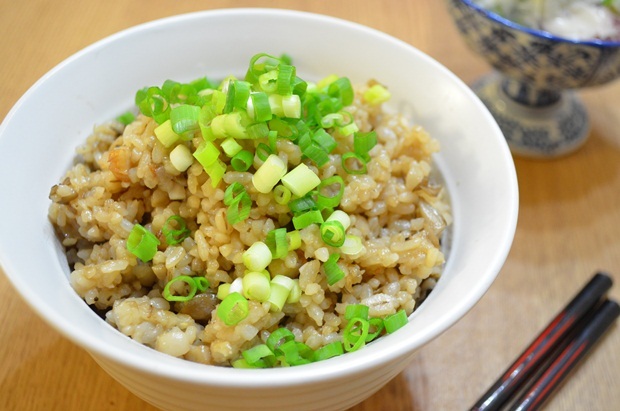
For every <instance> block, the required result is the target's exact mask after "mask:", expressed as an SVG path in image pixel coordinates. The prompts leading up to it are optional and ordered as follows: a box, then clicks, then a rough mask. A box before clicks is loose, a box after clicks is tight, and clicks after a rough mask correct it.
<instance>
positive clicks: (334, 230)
mask: <svg viewBox="0 0 620 411" xmlns="http://www.w3.org/2000/svg"><path fill="white" fill-rule="evenodd" d="M344 238H345V234H344V227H343V226H342V223H341V222H340V221H337V220H332V221H325V222H324V223H323V224H321V239H322V240H323V242H324V243H325V244H327V245H329V246H332V247H340V246H341V245H343V244H344Z"/></svg>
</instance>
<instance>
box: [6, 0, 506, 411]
mask: <svg viewBox="0 0 620 411" xmlns="http://www.w3.org/2000/svg"><path fill="white" fill-rule="evenodd" d="M267 28H268V29H267ZM257 52H268V53H272V54H280V53H282V52H286V53H289V54H290V55H292V57H293V59H294V63H295V65H296V66H297V67H298V73H299V75H300V76H301V77H304V78H308V79H318V78H320V77H322V76H324V75H327V74H331V73H338V74H340V75H346V76H348V77H350V78H351V80H352V81H353V82H362V81H366V80H367V79H369V78H376V79H378V80H380V81H381V82H382V83H385V84H386V85H387V86H388V87H389V88H390V90H391V91H392V93H393V103H394V104H395V105H396V106H397V107H398V108H400V109H403V110H407V111H408V112H410V113H411V114H412V115H413V116H414V118H415V120H416V121H417V122H418V123H419V124H421V125H422V126H424V127H425V128H426V129H427V130H428V131H429V132H430V133H431V134H432V135H433V136H435V137H436V138H437V139H439V140H440V142H441V144H442V151H441V153H440V154H439V155H437V156H436V161H437V167H438V168H439V170H440V172H441V173H442V174H443V177H444V178H445V180H446V182H447V185H448V189H449V193H450V195H451V198H452V202H453V207H454V226H453V232H452V234H453V236H452V241H453V242H452V249H451V251H450V254H449V257H448V262H447V265H446V267H445V273H444V275H443V277H442V278H441V280H440V281H439V283H438V285H437V287H436V288H435V290H434V291H433V292H432V293H431V295H430V297H429V298H428V299H427V300H426V301H425V302H424V303H423V304H422V305H421V306H420V307H419V308H418V310H417V311H415V312H414V314H412V316H411V318H410V322H409V324H408V325H407V326H405V327H404V328H403V329H401V330H399V331H398V332H397V333H395V334H392V335H389V336H386V337H383V338H381V339H379V340H377V341H376V342H373V343H372V344H370V345H369V346H367V347H365V348H364V349H362V350H360V351H357V352H354V353H350V354H346V355H343V356H340V357H337V358H334V359H331V360H327V361H323V362H319V363H314V364H309V365H304V366H299V367H291V368H282V369H267V370H240V369H229V368H221V367H212V366H205V365H200V364H195V363H191V362H189V361H184V360H180V359H177V358H173V357H170V356H167V355H165V354H161V353H159V352H157V351H155V350H152V349H150V348H147V347H145V346H142V345H140V344H138V343H136V342H134V341H132V340H130V339H129V338H127V337H125V336H124V335H122V334H121V333H119V332H118V331H116V330H115V329H113V328H112V327H110V326H109V325H107V324H106V323H104V322H103V321H102V320H101V319H100V318H99V317H97V315H95V313H93V312H92V311H91V310H90V309H89V308H88V307H87V306H86V304H85V303H84V302H83V301H82V300H81V299H80V298H79V297H78V296H77V295H76V293H75V292H74V291H73V290H72V288H71V286H70V285H69V282H68V275H69V269H68V267H67V264H66V260H65V257H64V254H63V250H62V248H61V246H60V244H59V242H58V241H57V240H56V238H55V236H54V231H53V229H52V226H51V224H50V223H49V222H48V220H47V210H48V207H49V200H48V193H49V189H50V187H51V186H52V185H53V184H55V183H56V182H57V181H59V179H60V178H61V176H62V175H63V173H64V172H65V170H66V169H67V168H68V167H69V165H70V163H71V160H72V158H73V156H74V149H75V148H76V147H77V146H78V145H79V144H80V143H82V142H83V141H84V140H85V138H86V137H87V136H88V134H89V133H90V131H91V130H92V127H93V125H94V124H97V123H102V122H104V121H106V120H109V119H111V118H114V117H115V116H117V115H118V114H120V113H122V112H124V111H125V110H127V109H128V108H130V107H132V102H133V96H134V93H135V91H136V90H137V89H139V88H141V87H143V86H146V85H152V84H161V83H162V82H163V81H164V80H165V79H167V78H172V79H176V80H191V79H193V78H196V77H199V76H202V75H208V76H210V77H212V78H222V77H223V76H225V75H227V74H230V73H235V74H238V75H243V74H244V69H245V67H247V63H248V60H249V58H250V57H251V56H252V55H253V54H255V53H257ZM0 175H2V179H0V193H2V201H1V202H0V214H1V215H2V216H3V217H2V218H1V219H0V261H1V263H2V268H3V269H4V271H5V273H6V274H7V276H8V277H9V279H10V281H11V282H12V283H13V285H14V286H15V288H16V289H17V290H18V291H19V293H20V294H21V295H22V297H23V298H24V300H25V301H26V302H27V303H28V304H29V305H30V306H31V307H32V309H33V310H35V311H36V312H37V313H38V314H39V315H40V316H41V317H42V318H43V319H44V320H45V321H47V323H49V324H50V325H51V326H52V327H54V328H55V329H56V330H58V332H60V333H61V334H63V335H64V336H66V337H67V338H69V339H70V340H72V341H73V342H75V344H77V345H78V346H80V347H82V348H84V349H85V350H86V351H88V352H89V353H90V354H91V355H92V356H93V358H94V359H95V360H96V361H97V362H98V363H99V364H100V365H101V366H102V367H103V368H104V369H105V370H106V371H107V372H108V373H110V375H112V376H113V377H114V378H115V379H117V380H118V381H119V382H120V383H121V384H123V385H125V386H126V387H127V388H128V389H129V390H131V391H132V392H134V393H135V394H136V395H138V396H139V397H141V398H143V399H144V400H146V401H148V402H150V403H151V404H154V405H155V406H158V407H160V408H163V409H167V410H204V409H220V410H225V409H239V410H248V409H251V410H274V409H276V410H285V409H291V410H317V409H320V410H325V411H327V410H337V409H346V408H348V407H350V406H352V405H354V404H356V403H358V402H360V401H362V400H364V399H365V398H366V397H368V396H370V395H371V394H372V393H374V392H375V391H377V390H378V389H379V388H381V387H382V386H383V385H384V384H385V383H387V382H388V381H389V380H390V379H392V378H393V377H394V376H396V375H397V374H398V373H399V372H401V371H402V370H403V369H404V368H405V367H406V365H407V364H408V362H409V360H410V358H411V357H412V355H413V354H414V353H415V351H416V350H417V349H418V348H420V347H421V346H422V345H424V344H426V343H428V342H429V341H430V340H432V339H433V338H434V337H437V336H438V335H439V334H440V333H442V332H443V331H445V330H446V329H447V328H448V327H450V326H451V325H452V324H454V323H455V322H456V321H457V320H458V319H459V318H461V317H462V316H463V315H464V314H465V313H466V312H467V311H468V310H469V309H470V308H471V307H472V306H473V305H474V304H475V303H476V302H477V301H478V300H479V299H480V298H481V297H482V295H483V294H484V292H485V291H486V290H487V289H488V287H489V286H490V285H491V283H492V282H493V280H494V279H495V277H496V275H497V274H498V272H499V270H500V268H501V267H502V264H503V263H504V261H505V258H506V256H507V253H508V251H509V248H510V245H511V243H512V239H513V236H514V231H515V226H516V220H517V209H518V198H517V197H518V190H517V180H516V174H515V169H514V164H513V161H512V158H511V156H510V152H509V150H508V147H507V145H506V142H505V140H504V138H503V136H502V134H501V132H500V130H499V128H498V126H497V125H496V123H495V122H494V120H493V118H492V117H491V115H490V114H489V113H488V112H487V110H486V108H485V107H484V106H483V105H482V104H481V102H480V101H479V100H478V99H477V98H476V97H475V95H474V94H473V93H472V92H471V91H470V90H469V89H468V88H467V86H465V84H463V83H462V82H461V81H460V80H459V79H458V78H457V77H456V76H454V75H453V74H452V73H450V72H449V71H448V70H447V69H445V68H444V67H442V66H441V65H440V64H439V63H437V62H436V61H434V60H432V59H431V58H429V57H428V56H426V55H424V54H423V53H421V52H420V51H418V50H416V49H415V48H413V47H411V46H410V45H408V44H405V43H403V42H402V41H399V40H396V39H394V38H392V37H390V36H388V35H386V34H383V33H380V32H377V31H375V30H372V29H369V28H366V27H363V26H360V25H357V24H353V23H350V22H346V21H342V20H338V19H334V18H330V17H325V16H319V15H313V14H307V13H300V12H293V11H283V10H274V9H231V10H216V11H208V12H201V13H195V14H188V15H181V16H176V17H171V18H167V19H163V20H159V21H155V22H152V23H147V24H144V25H141V26H138V27H135V28H132V29H129V30H126V31H123V32H121V33H118V34H116V35H113V36H111V37H108V38H106V39H104V40H102V41H99V42H97V43H95V44H94V45H92V46H90V47H88V48H86V49H84V50H82V51H80V52H79V53H77V54H75V55H74V56H72V57H70V58H68V59H67V60H65V61H64V62H62V63H61V64H59V65H58V66H57V67H56V68H54V69H53V70H52V71H50V72H49V73H48V74H46V75H45V76H44V77H43V78H42V79H41V80H39V81H38V82H37V83H36V84H35V85H34V86H32V88H31V89H30V90H29V91H28V92H27V93H26V94H25V95H24V96H23V97H22V98H21V99H20V100H19V102H18V103H17V104H16V105H15V107H13V109H12V110H11V112H10V113H9V114H8V116H7V117H6V119H5V121H4V122H3V124H2V128H1V129H0ZM455 348H456V347H455Z"/></svg>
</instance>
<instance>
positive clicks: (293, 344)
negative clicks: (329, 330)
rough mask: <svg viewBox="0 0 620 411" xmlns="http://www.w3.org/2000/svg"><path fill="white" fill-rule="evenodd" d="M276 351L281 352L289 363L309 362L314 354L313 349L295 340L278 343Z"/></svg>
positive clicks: (300, 363)
mask: <svg viewBox="0 0 620 411" xmlns="http://www.w3.org/2000/svg"><path fill="white" fill-rule="evenodd" d="M277 353H281V354H282V355H283V356H284V361H286V363H287V364H289V365H302V364H309V363H311V362H312V357H313V356H314V351H312V349H311V348H310V347H308V346H307V345H306V344H304V343H302V342H298V341H295V340H292V341H287V342H285V343H283V344H280V346H279V347H278V349H277Z"/></svg>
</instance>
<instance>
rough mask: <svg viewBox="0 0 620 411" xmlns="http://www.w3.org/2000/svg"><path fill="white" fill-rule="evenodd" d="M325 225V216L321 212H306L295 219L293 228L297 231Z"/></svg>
mask: <svg viewBox="0 0 620 411" xmlns="http://www.w3.org/2000/svg"><path fill="white" fill-rule="evenodd" d="M321 223H323V215H322V214H321V212H320V211H319V210H310V211H306V212H305V213H303V214H299V215H296V216H295V217H293V226H294V227H295V229H296V230H301V229H303V228H306V227H308V226H309V225H311V224H321Z"/></svg>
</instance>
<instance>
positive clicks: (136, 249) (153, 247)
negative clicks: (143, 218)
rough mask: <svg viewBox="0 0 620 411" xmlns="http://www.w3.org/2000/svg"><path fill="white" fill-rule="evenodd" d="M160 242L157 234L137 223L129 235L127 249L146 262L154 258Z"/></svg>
mask: <svg viewBox="0 0 620 411" xmlns="http://www.w3.org/2000/svg"><path fill="white" fill-rule="evenodd" d="M159 244H160V243H159V240H158V239H157V237H155V234H153V233H151V232H150V231H148V230H147V229H146V228H144V227H143V226H141V225H140V224H135V225H134V226H133V228H132V229H131V232H130V233H129V237H127V250H128V251H129V252H130V253H132V254H133V255H135V256H136V257H138V258H139V259H140V260H141V261H142V262H145V263H146V262H148V261H151V260H152V259H153V257H154V256H155V253H156V252H157V246H158V245H159Z"/></svg>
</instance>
